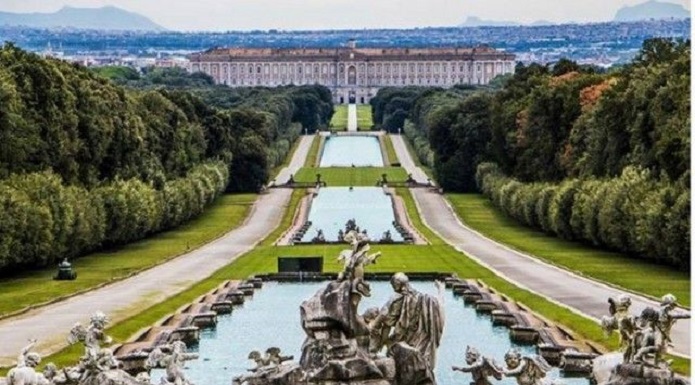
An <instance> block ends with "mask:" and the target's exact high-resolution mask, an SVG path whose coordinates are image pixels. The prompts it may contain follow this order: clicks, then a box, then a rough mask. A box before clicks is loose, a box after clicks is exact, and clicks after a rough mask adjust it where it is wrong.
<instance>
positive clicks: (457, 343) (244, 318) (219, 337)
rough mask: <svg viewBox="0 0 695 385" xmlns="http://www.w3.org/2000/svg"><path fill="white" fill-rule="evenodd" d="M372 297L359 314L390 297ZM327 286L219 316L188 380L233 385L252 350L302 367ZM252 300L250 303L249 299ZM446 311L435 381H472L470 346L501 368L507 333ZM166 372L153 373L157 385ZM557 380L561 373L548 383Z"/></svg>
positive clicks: (508, 382)
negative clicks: (273, 351) (314, 311)
mask: <svg viewBox="0 0 695 385" xmlns="http://www.w3.org/2000/svg"><path fill="white" fill-rule="evenodd" d="M370 284H371V286H372V297H370V298H363V299H362V302H361V303H360V313H361V312H363V311H364V310H365V309H367V308H368V307H371V306H379V307H380V306H382V305H383V304H384V303H386V301H387V300H388V299H389V298H390V296H391V295H392V293H393V292H392V289H391V287H390V285H389V283H388V282H371V283H370ZM325 285H326V283H325V282H324V283H301V284H300V283H289V284H288V283H284V284H283V283H275V282H267V283H265V285H264V287H263V289H261V290H257V291H256V294H255V295H254V296H253V298H252V299H247V301H246V303H245V304H244V305H243V306H242V307H240V308H236V309H235V310H234V312H233V313H232V314H230V315H225V316H220V317H219V322H218V324H217V328H216V329H210V330H205V331H204V332H203V333H202V337H201V340H200V343H199V345H198V346H192V347H191V349H190V350H191V351H195V352H198V353H199V354H200V358H199V359H198V360H195V361H188V363H187V368H186V374H187V376H188V378H189V380H191V381H192V382H193V383H195V384H196V385H222V384H229V383H231V380H232V377H234V376H237V375H240V374H244V373H246V369H247V368H250V367H253V363H252V362H251V361H249V360H248V359H247V357H248V354H249V352H250V351H252V350H258V351H261V352H264V351H265V350H266V349H267V348H268V347H270V346H277V347H279V348H280V349H282V352H283V354H286V355H287V354H292V355H294V357H295V360H296V361H299V357H300V349H301V346H302V343H303V342H304V338H305V333H304V331H303V330H302V328H301V326H300V324H299V305H300V304H301V302H302V301H303V300H304V299H307V298H309V297H311V296H312V295H313V294H314V293H316V292H317V291H318V290H319V289H320V288H322V287H324V286H325ZM413 287H414V288H415V289H417V290H419V291H421V292H426V293H430V294H435V293H436V289H435V287H434V284H433V283H432V282H414V283H413ZM247 298H248V297H247ZM444 308H445V313H446V321H445V322H446V323H445V326H444V335H443V336H442V341H441V345H440V347H439V351H438V354H437V366H436V375H437V382H438V383H439V384H440V385H460V384H467V383H469V382H470V381H471V377H470V374H466V373H460V372H453V371H452V370H451V366H452V365H458V366H461V365H463V364H464V354H465V350H466V345H471V346H475V347H477V348H478V350H480V352H481V353H483V354H484V355H486V356H489V357H493V358H494V359H495V360H496V361H497V362H498V363H499V364H502V363H503V362H504V354H505V353H506V351H507V350H508V349H509V348H510V347H512V346H513V344H512V343H511V342H510V340H509V334H508V330H507V329H506V328H504V327H500V326H492V321H491V319H490V316H489V315H481V314H478V313H476V311H475V310H474V309H473V308H472V307H466V306H464V304H463V300H462V299H460V298H458V297H454V296H453V295H452V294H451V291H447V292H446V294H445V301H444ZM520 349H521V350H522V351H523V352H525V353H533V352H534V348H533V347H528V346H526V347H523V346H522V347H520ZM162 374H163V371H161V370H157V371H153V373H152V380H153V382H155V383H157V381H159V378H160V377H161V376H162ZM558 376H559V372H558V371H557V369H555V370H553V372H552V373H549V375H548V378H555V377H558ZM563 381H564V382H565V383H566V384H567V385H588V380H586V379H582V378H565V379H563ZM493 383H499V384H501V385H515V384H516V381H515V380H514V379H513V378H504V379H503V380H502V381H499V382H495V381H494V380H493Z"/></svg>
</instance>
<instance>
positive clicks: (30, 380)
mask: <svg viewBox="0 0 695 385" xmlns="http://www.w3.org/2000/svg"><path fill="white" fill-rule="evenodd" d="M34 345H36V340H35V339H32V340H30V341H29V344H28V345H27V346H25V347H24V348H23V349H22V352H21V353H20V354H19V356H18V357H17V366H15V367H14V368H12V369H10V371H9V372H8V373H7V384H8V385H49V384H50V381H49V380H48V379H46V377H45V375H44V374H43V373H37V372H36V367H37V366H38V365H39V363H41V355H40V354H38V353H36V352H32V351H31V349H32V348H33V347H34Z"/></svg>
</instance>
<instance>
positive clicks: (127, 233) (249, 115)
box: [0, 43, 333, 275]
mask: <svg viewBox="0 0 695 385" xmlns="http://www.w3.org/2000/svg"><path fill="white" fill-rule="evenodd" d="M112 72H115V74H113V73H112V74H107V76H113V77H114V78H118V77H119V76H121V77H123V78H126V80H125V81H122V80H120V79H117V80H115V81H111V80H109V79H107V78H106V77H104V76H102V75H104V74H101V73H98V72H94V71H90V70H88V69H85V68H83V67H81V66H78V65H73V64H70V63H67V62H64V61H60V60H54V59H44V58H41V57H39V56H37V55H35V54H31V53H27V52H25V51H23V50H21V49H18V48H16V47H14V46H13V45H12V44H9V43H8V44H5V46H4V47H3V48H2V49H0V207H3V209H2V210H0V275H7V274H10V273H12V272H14V271H17V269H21V268H32V267H40V266H46V265H50V264H53V263H55V262H56V261H57V260H58V259H60V258H63V257H77V256H79V255H82V254H84V253H86V252H89V251H93V250H97V249H98V248H100V247H108V246H113V245H118V244H123V243H126V242H131V241H134V240H136V239H140V238H142V237H145V236H147V235H149V234H152V233H155V232H158V231H162V230H164V229H169V228H173V227H175V226H177V225H179V224H181V223H184V222H185V221H187V220H189V219H191V218H193V217H195V216H196V215H198V214H200V213H201V212H202V211H203V209H204V207H205V206H206V205H207V204H209V203H210V202H212V201H213V200H214V199H215V198H216V197H217V196H218V195H219V194H220V193H222V192H225V191H228V192H237V191H240V192H241V191H243V192H252V191H253V192H255V191H259V190H260V189H261V188H262V186H263V185H265V184H266V183H267V182H268V179H269V177H270V174H271V170H272V168H273V167H275V166H278V165H280V164H281V163H282V162H283V161H284V159H285V157H286V156H287V155H288V153H289V150H290V147H291V144H292V142H293V141H294V140H295V139H296V138H297V137H298V135H299V134H300V133H301V132H302V130H304V129H306V130H307V131H315V130H316V129H318V128H320V127H325V126H327V124H328V121H329V120H330V117H331V115H332V110H333V107H332V102H331V97H330V91H328V90H327V89H326V88H324V87H320V86H302V87H285V88H281V89H277V90H271V89H230V88H226V87H217V86H214V84H212V83H211V81H210V79H209V78H207V77H205V76H201V75H200V74H193V75H188V74H186V73H185V72H183V73H182V72H181V71H180V70H178V69H169V70H161V69H154V70H150V71H147V72H146V73H145V74H138V73H132V72H130V71H127V70H112ZM117 83H118V84H117ZM125 83H128V84H125ZM121 84H125V85H121Z"/></svg>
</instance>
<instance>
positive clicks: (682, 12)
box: [613, 0, 690, 21]
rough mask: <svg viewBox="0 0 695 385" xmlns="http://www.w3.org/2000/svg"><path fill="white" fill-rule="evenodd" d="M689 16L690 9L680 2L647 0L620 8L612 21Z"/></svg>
mask: <svg viewBox="0 0 695 385" xmlns="http://www.w3.org/2000/svg"><path fill="white" fill-rule="evenodd" d="M689 17H690V11H688V10H687V9H686V8H685V7H683V6H682V5H680V4H674V3H663V2H660V1H656V0H649V1H647V2H646V3H642V4H637V5H633V6H626V7H622V8H620V9H619V10H618V12H617V13H616V14H615V17H614V18H613V21H637V20H649V19H687V18H689Z"/></svg>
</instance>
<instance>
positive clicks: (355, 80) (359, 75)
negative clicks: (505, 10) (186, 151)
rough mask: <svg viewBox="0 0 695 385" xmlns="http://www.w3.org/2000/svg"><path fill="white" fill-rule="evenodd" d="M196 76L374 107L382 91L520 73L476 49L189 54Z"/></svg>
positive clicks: (500, 57) (491, 52)
mask: <svg viewBox="0 0 695 385" xmlns="http://www.w3.org/2000/svg"><path fill="white" fill-rule="evenodd" d="M188 59H189V60H190V62H189V63H188V70H189V71H190V72H204V73H206V74H208V75H210V76H212V78H213V79H214V80H215V82H216V83H217V84H225V85H228V86H230V87H250V86H266V87H275V86H282V85H289V84H295V85H302V84H320V85H324V86H326V87H328V88H329V89H330V90H331V92H332V94H333V101H334V102H335V103H341V104H342V103H348V102H355V103H360V104H364V103H369V101H370V99H371V98H372V97H373V96H374V95H376V93H377V91H378V90H379V88H382V87H404V86H437V87H445V88H448V87H452V86H454V85H457V84H472V85H473V84H475V85H479V84H480V85H482V84H488V83H489V82H490V80H492V79H493V78H494V77H496V76H498V75H504V74H512V73H514V66H515V56H514V55H513V54H510V53H506V52H501V51H497V50H495V49H492V48H490V47H487V46H482V47H476V48H357V47H356V45H355V41H354V40H350V41H349V42H348V45H347V47H343V48H311V49H309V48H307V49H304V48H289V49H287V48H214V49H210V50H208V51H205V52H201V53H196V54H192V55H189V56H188Z"/></svg>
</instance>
